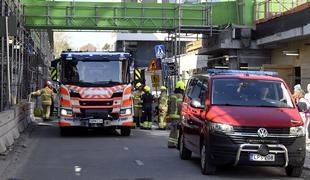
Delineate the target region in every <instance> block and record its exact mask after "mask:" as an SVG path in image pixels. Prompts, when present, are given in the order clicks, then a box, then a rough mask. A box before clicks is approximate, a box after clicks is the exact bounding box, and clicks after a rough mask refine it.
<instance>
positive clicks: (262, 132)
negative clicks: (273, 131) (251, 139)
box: [257, 128, 268, 138]
mask: <svg viewBox="0 0 310 180" xmlns="http://www.w3.org/2000/svg"><path fill="white" fill-rule="evenodd" d="M257 134H258V136H259V137H261V138H265V137H267V136H268V131H267V129H265V128H259V129H258V130H257Z"/></svg>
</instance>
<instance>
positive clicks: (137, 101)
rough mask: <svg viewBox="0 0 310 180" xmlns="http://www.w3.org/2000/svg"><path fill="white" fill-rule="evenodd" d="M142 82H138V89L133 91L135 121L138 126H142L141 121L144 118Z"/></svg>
mask: <svg viewBox="0 0 310 180" xmlns="http://www.w3.org/2000/svg"><path fill="white" fill-rule="evenodd" d="M142 94H143V91H142V84H141V83H137V84H136V91H135V92H134V93H133V102H134V110H135V111H134V121H135V123H136V126H137V127H140V122H141V118H142V103H141V98H142Z"/></svg>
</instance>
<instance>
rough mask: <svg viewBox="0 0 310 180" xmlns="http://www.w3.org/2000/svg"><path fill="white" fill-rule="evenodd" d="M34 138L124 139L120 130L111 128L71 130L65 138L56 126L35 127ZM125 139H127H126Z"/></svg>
mask: <svg viewBox="0 0 310 180" xmlns="http://www.w3.org/2000/svg"><path fill="white" fill-rule="evenodd" d="M32 137H40V138H90V137H91V138H93V137H103V138H104V137H119V138H120V137H124V136H121V135H120V133H119V132H118V130H115V129H109V128H95V129H87V128H70V129H68V131H67V132H66V135H65V136H61V135H60V128H59V127H57V126H55V125H50V126H48V125H43V126H42V125H38V124H37V125H35V131H34V132H33V134H32ZM124 138H125V137H124Z"/></svg>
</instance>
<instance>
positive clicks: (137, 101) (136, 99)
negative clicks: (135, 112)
mask: <svg viewBox="0 0 310 180" xmlns="http://www.w3.org/2000/svg"><path fill="white" fill-rule="evenodd" d="M142 94H143V91H139V90H138V91H135V92H134V93H133V94H132V98H133V103H134V107H138V108H141V107H142V101H141V98H142Z"/></svg>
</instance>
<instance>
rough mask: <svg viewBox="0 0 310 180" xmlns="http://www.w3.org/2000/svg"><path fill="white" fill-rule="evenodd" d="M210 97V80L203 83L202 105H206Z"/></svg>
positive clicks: (201, 92)
mask: <svg viewBox="0 0 310 180" xmlns="http://www.w3.org/2000/svg"><path fill="white" fill-rule="evenodd" d="M207 97H208V80H205V81H203V83H202V87H201V91H200V95H199V99H200V100H201V102H200V103H201V104H202V105H204V104H205V102H206V99H207Z"/></svg>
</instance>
